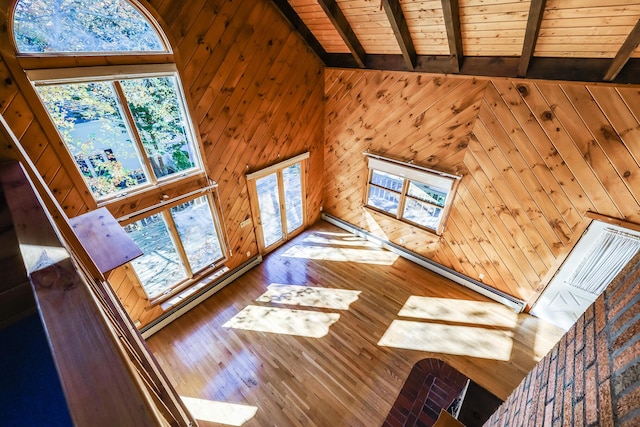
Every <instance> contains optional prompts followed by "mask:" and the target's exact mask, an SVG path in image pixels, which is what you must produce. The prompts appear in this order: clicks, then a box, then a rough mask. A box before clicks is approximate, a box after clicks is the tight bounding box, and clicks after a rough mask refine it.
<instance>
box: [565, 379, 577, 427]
mask: <svg viewBox="0 0 640 427" xmlns="http://www.w3.org/2000/svg"><path fill="white" fill-rule="evenodd" d="M562 408H563V411H562V412H563V417H562V418H563V422H564V423H565V425H575V424H572V423H571V419H572V413H573V385H570V386H569V387H567V388H565V389H564V397H563V400H562Z"/></svg>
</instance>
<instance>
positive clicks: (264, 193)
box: [256, 173, 284, 247]
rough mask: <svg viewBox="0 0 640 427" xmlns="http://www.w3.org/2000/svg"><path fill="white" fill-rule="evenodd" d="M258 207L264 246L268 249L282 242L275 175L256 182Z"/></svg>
mask: <svg viewBox="0 0 640 427" xmlns="http://www.w3.org/2000/svg"><path fill="white" fill-rule="evenodd" d="M256 188H257V190H258V205H259V207H260V219H261V222H262V234H263V235H264V246H265V247H269V246H271V245H273V244H274V243H276V242H278V241H279V240H282V238H283V237H284V236H283V234H282V220H281V219H280V218H281V217H280V197H279V195H278V177H277V176H276V174H275V173H272V174H271V175H267V176H265V177H264V178H259V179H257V180H256Z"/></svg>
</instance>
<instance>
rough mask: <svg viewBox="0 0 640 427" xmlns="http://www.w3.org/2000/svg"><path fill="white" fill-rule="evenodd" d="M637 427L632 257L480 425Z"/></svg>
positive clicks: (639, 277)
mask: <svg viewBox="0 0 640 427" xmlns="http://www.w3.org/2000/svg"><path fill="white" fill-rule="evenodd" d="M494 426H513V427H520V426H536V427H539V426H623V427H632V426H640V253H639V254H637V255H636V256H635V257H634V258H633V259H632V260H631V262H630V263H629V264H628V265H627V267H625V269H624V270H623V271H622V272H621V273H620V274H619V275H618V277H616V279H615V280H614V281H613V282H612V283H611V284H610V285H609V287H608V288H607V290H606V291H605V292H604V294H603V295H601V296H600V297H599V298H598V299H597V300H596V302H595V303H594V304H593V305H591V307H589V309H588V310H587V311H586V312H585V313H584V314H583V315H582V317H580V319H578V322H577V323H576V324H575V325H574V326H573V327H572V328H571V329H570V330H569V331H568V332H567V333H566V334H565V335H564V336H563V337H562V339H561V340H560V341H559V342H558V344H557V345H556V346H555V347H554V348H553V349H552V350H551V351H550V352H549V354H548V355H547V356H546V357H545V358H544V359H542V360H541V361H540V362H539V363H538V365H537V366H536V367H535V368H534V369H533V370H532V371H531V372H530V373H529V374H528V375H527V377H526V378H525V379H524V380H523V381H522V383H520V385H519V386H518V387H517V388H516V389H515V390H514V392H513V393H512V394H511V396H509V398H508V399H507V400H506V401H505V403H504V404H503V405H502V406H500V408H498V410H497V411H496V412H495V413H494V414H493V415H492V416H491V418H490V419H489V421H487V423H486V424H485V427H494Z"/></svg>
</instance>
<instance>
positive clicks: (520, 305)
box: [322, 213, 526, 313]
mask: <svg viewBox="0 0 640 427" xmlns="http://www.w3.org/2000/svg"><path fill="white" fill-rule="evenodd" d="M322 219H324V220H325V221H327V222H329V223H331V224H333V225H336V226H338V227H340V228H342V229H343V230H346V231H348V232H350V233H353V234H355V235H356V236H359V237H362V238H364V239H367V240H368V241H370V242H372V243H374V244H376V245H378V246H380V247H382V248H385V249H387V250H389V251H391V252H393V253H395V254H397V255H399V256H401V257H403V258H405V259H408V260H409V261H412V262H414V263H416V264H418V265H420V266H422V267H424V268H426V269H427V270H430V271H433V272H434V273H437V274H439V275H441V276H443V277H446V278H447V279H449V280H452V281H454V282H456V283H457V284H459V285H462V286H464V287H466V288H469V289H471V290H473V291H475V292H478V293H479V294H482V295H484V296H486V297H488V298H491V299H492V300H494V301H496V302H499V303H501V304H504V305H506V306H507V307H510V308H512V309H513V310H514V311H515V312H516V313H521V312H522V311H523V310H524V308H525V307H526V302H524V301H522V300H520V299H518V298H515V297H513V296H511V295H508V294H505V293H504V292H501V291H499V290H498V289H494V288H492V287H491V286H488V285H486V284H484V283H482V282H478V281H477V280H474V279H472V278H471V277H468V276H465V275H464V274H461V273H458V272H457V271H455V270H453V269H451V268H449V267H445V266H444V265H442V264H438V263H437V262H435V261H431V260H430V259H428V258H425V257H423V256H422V255H419V254H417V253H415V252H411V251H410V250H408V249H406V248H403V247H402V246H400V245H397V244H395V243H393V242H390V241H388V240H385V239H382V238H380V237H378V236H376V235H373V234H371V233H369V232H368V231H366V230H363V229H361V228H359V227H356V226H355V225H352V224H349V223H348V222H346V221H343V220H341V219H339V218H336V217H334V216H331V215H328V214H326V213H323V214H322Z"/></svg>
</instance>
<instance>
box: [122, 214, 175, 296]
mask: <svg viewBox="0 0 640 427" xmlns="http://www.w3.org/2000/svg"><path fill="white" fill-rule="evenodd" d="M124 229H125V231H126V232H127V233H129V236H131V238H132V239H133V241H134V242H136V244H137V245H138V246H139V247H140V249H141V250H142V253H143V255H142V256H141V257H139V258H136V259H134V260H133V261H132V262H131V264H133V268H134V269H135V271H136V273H137V274H138V277H139V278H140V282H141V283H142V287H143V288H144V290H145V292H146V293H147V295H148V296H149V298H155V297H158V296H160V295H162V294H164V293H165V292H167V291H170V290H171V288H172V287H173V286H174V285H176V284H177V283H178V282H179V281H181V280H184V279H186V278H187V273H186V271H185V269H184V267H183V265H182V262H181V261H180V257H179V256H178V252H177V250H176V247H175V245H174V243H173V241H172V240H171V235H170V234H169V230H168V229H167V225H166V224H165V222H164V219H163V218H162V215H161V214H155V215H151V216H149V217H147V218H143V219H141V220H139V221H136V222H134V223H131V224H129V225H127V226H125V227H124Z"/></svg>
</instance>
